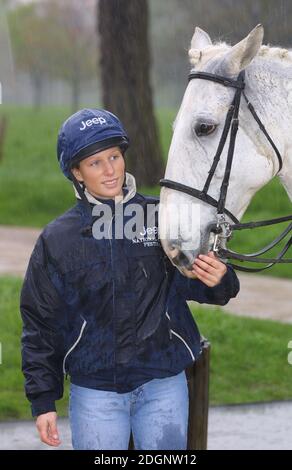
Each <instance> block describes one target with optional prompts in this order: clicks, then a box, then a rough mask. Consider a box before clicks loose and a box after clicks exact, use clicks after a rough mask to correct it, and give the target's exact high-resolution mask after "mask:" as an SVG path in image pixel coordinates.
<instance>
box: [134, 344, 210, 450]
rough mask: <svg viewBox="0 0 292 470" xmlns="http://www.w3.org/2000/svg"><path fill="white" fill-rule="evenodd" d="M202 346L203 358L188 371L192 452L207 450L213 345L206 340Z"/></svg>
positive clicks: (189, 439)
mask: <svg viewBox="0 0 292 470" xmlns="http://www.w3.org/2000/svg"><path fill="white" fill-rule="evenodd" d="M201 345H202V354H201V356H200V357H199V359H198V360H197V361H196V362H195V363H194V364H193V365H192V366H191V367H189V368H188V369H187V370H186V375H187V380H188V388H189V397H190V404H189V426H188V449H190V450H206V449H207V436H208V411H209V365H210V349H211V345H210V343H209V342H208V341H207V340H206V339H203V340H202V343H201ZM133 449H134V442H133V436H132V434H131V439H130V443H129V450H133ZM162 450H163V449H162Z"/></svg>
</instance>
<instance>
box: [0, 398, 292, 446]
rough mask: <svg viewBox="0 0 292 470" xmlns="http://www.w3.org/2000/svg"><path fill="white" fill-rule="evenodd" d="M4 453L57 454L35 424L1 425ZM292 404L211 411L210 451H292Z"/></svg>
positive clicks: (62, 422)
mask: <svg viewBox="0 0 292 470" xmlns="http://www.w3.org/2000/svg"><path fill="white" fill-rule="evenodd" d="M58 427H59V433H60V438H61V441H62V443H61V445H60V447H59V449H60V450H61V449H62V450H69V449H72V446H71V435H70V430H69V423H68V420H67V419H66V418H61V419H59V420H58ZM0 435H1V440H0V450H5V449H13V450H42V449H46V450H49V449H51V450H55V448H51V447H48V446H46V445H45V444H42V443H41V442H40V440H39V438H38V435H37V431H36V429H35V425H34V422H33V421H16V422H9V423H7V422H6V423H1V422H0ZM291 436H292V402H290V401H289V402H272V403H263V404H254V405H240V406H218V407H211V408H210V410H209V432H208V449H210V450H292V439H291Z"/></svg>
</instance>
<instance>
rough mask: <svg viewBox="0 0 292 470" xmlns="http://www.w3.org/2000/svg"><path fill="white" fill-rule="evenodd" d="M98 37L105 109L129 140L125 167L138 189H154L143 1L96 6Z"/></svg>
mask: <svg viewBox="0 0 292 470" xmlns="http://www.w3.org/2000/svg"><path fill="white" fill-rule="evenodd" d="M98 31H99V38H100V69H101V83H102V92H103V103H104V106H105V108H106V109H108V110H110V111H112V112H113V113H115V114H117V115H118V116H119V117H120V118H121V120H122V122H123V123H124V125H125V127H126V129H127V131H128V133H129V136H130V140H131V146H130V149H129V150H128V153H127V166H129V170H130V171H132V172H133V173H134V175H135V177H136V179H137V183H138V184H139V185H149V186H153V185H156V184H157V183H158V181H159V178H160V177H162V176H163V162H162V158H161V155H162V154H161V148H160V144H159V140H158V131H157V125H156V122H155V117H154V111H153V101H152V91H151V86H150V77H149V74H150V73H149V67H150V52H149V45H148V5H147V0H99V9H98Z"/></svg>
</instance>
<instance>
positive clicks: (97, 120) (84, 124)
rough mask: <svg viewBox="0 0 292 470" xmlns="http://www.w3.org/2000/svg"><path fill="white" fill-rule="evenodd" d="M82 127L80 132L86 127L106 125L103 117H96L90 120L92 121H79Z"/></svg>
mask: <svg viewBox="0 0 292 470" xmlns="http://www.w3.org/2000/svg"><path fill="white" fill-rule="evenodd" d="M81 124H82V127H80V130H81V131H84V129H86V127H91V126H92V125H94V124H99V125H101V126H102V125H103V124H106V120H105V119H104V118H103V117H98V118H96V117H95V118H92V119H87V121H81Z"/></svg>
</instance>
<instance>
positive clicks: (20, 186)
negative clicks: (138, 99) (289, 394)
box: [0, 105, 292, 278]
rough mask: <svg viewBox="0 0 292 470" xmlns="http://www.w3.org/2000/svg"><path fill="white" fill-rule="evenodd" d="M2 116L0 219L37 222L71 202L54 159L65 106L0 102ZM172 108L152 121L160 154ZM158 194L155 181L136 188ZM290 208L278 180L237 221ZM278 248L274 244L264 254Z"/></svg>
mask: <svg viewBox="0 0 292 470" xmlns="http://www.w3.org/2000/svg"><path fill="white" fill-rule="evenodd" d="M0 113H1V114H5V115H6V116H7V118H8V132H7V139H6V142H5V148H4V158H3V161H2V162H1V164H0V223H1V224H8V225H23V226H33V227H43V226H44V225H46V224H47V223H48V222H49V221H51V220H52V219H54V218H55V217H56V216H58V215H59V214H61V213H63V212H64V211H65V210H67V209H68V208H69V207H70V206H72V205H73V204H74V201H75V200H74V195H73V191H72V186H71V184H70V183H69V182H68V181H67V180H66V179H65V178H64V177H63V175H62V174H61V172H60V170H59V167H58V164H57V160H56V136H57V131H58V128H59V126H60V124H61V123H62V122H63V120H64V119H65V118H66V117H67V116H68V115H70V110H69V109H63V108H45V109H42V110H40V111H38V112H35V111H34V110H32V109H29V108H16V107H12V106H11V107H4V106H3V105H2V106H1V107H0ZM174 117H175V110H172V109H160V110H158V111H157V121H158V124H159V129H160V138H161V144H162V149H163V154H164V158H165V160H166V158H167V152H168V148H169V144H170V141H171V135H172V130H171V124H172V121H173V119H174ZM139 189H140V190H141V191H142V192H143V193H145V194H152V195H153V194H154V195H158V194H159V187H156V188H145V187H144V188H139ZM289 213H291V202H290V201H289V199H288V196H287V195H286V193H285V190H284V189H283V187H282V185H281V184H280V183H279V181H278V180H274V181H272V182H271V183H269V184H268V185H267V186H266V187H265V188H263V189H262V190H261V191H259V192H258V193H257V194H256V196H255V198H254V200H253V201H252V203H251V205H250V207H249V209H248V211H247V213H246V214H245V216H244V219H243V221H250V220H261V219H265V218H270V217H279V216H281V215H287V214H289ZM282 228H284V226H283V224H282V225H281V226H280V225H278V226H274V227H268V228H264V229H254V230H244V231H242V232H237V233H235V234H234V239H233V240H232V242H231V244H230V248H232V249H235V250H237V251H239V252H241V253H244V252H247V253H248V252H254V251H256V250H257V249H259V248H261V247H263V245H264V244H267V243H269V242H270V241H271V240H272V239H273V238H275V237H276V236H277V234H279V233H280V231H281V230H282ZM278 251H279V249H278V248H277V249H276V250H274V251H273V252H271V253H269V255H272V254H275V253H277V252H278ZM290 251H291V250H290ZM264 274H269V275H274V276H281V277H289V278H292V269H291V265H286V266H285V265H282V266H276V267H273V268H272V270H269V271H266V272H264Z"/></svg>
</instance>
